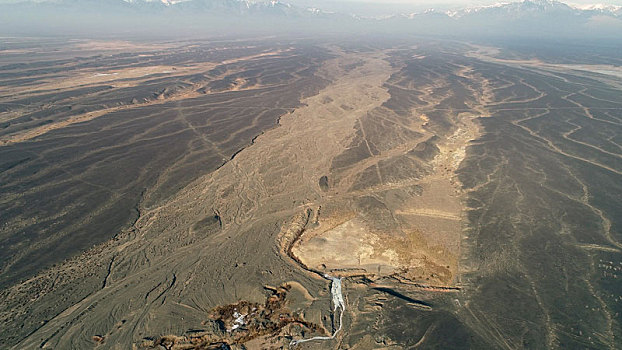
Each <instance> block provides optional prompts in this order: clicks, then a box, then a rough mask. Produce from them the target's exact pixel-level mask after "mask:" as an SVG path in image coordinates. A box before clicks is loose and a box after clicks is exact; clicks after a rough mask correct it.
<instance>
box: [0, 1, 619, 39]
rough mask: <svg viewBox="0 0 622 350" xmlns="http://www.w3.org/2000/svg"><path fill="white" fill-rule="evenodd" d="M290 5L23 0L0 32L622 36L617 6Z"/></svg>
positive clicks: (2, 20) (7, 10) (5, 10)
mask: <svg viewBox="0 0 622 350" xmlns="http://www.w3.org/2000/svg"><path fill="white" fill-rule="evenodd" d="M284 1H286V0H284ZM284 1H283V2H282V1H278V0H271V1H265V0H255V1H251V0H23V2H21V3H11V4H6V3H5V4H0V27H2V26H3V27H4V28H8V29H10V30H13V29H14V28H15V27H22V28H25V27H28V25H29V24H30V25H32V26H33V27H34V26H37V25H38V26H39V27H44V26H45V25H47V24H49V23H52V24H54V26H56V27H70V26H71V25H72V23H73V26H74V27H79V26H90V25H91V24H92V25H98V26H99V27H102V28H103V27H106V22H107V21H108V22H110V23H115V25H117V23H120V24H124V25H126V27H127V26H130V25H132V26H133V28H132V29H134V27H136V26H137V24H138V23H149V25H152V26H154V25H158V26H160V25H164V24H166V25H168V26H174V27H175V30H180V29H185V28H187V27H189V26H190V25H191V24H193V25H194V27H199V28H215V27H218V26H220V27H218V28H217V29H220V30H221V31H225V30H226V27H228V26H231V29H233V30H235V29H236V28H237V27H245V28H249V23H251V22H252V25H254V26H261V27H262V29H267V30H268V29H269V30H273V31H281V30H288V28H295V29H300V28H302V27H304V28H303V29H304V30H309V29H312V30H318V29H319V30H321V31H324V32H326V31H354V32H361V31H365V32H373V31H375V30H378V31H381V32H382V33H388V32H396V33H407V34H412V33H415V34H417V33H424V34H439V35H522V36H525V35H531V36H539V35H551V36H553V35H560V34H564V35H566V36H572V35H588V34H589V35H593V36H598V35H603V33H605V32H606V33H607V36H608V37H615V36H617V37H620V36H621V35H619V34H620V33H622V7H621V6H611V5H599V4H595V5H580V6H579V5H569V4H566V3H562V2H560V1H556V0H522V1H515V2H500V3H497V4H494V5H488V6H478V7H467V8H456V9H453V10H451V11H447V10H435V9H428V10H426V11H421V12H418V13H411V14H394V15H383V16H376V17H370V16H358V15H357V14H356V13H354V12H353V13H348V14H341V13H334V12H329V11H323V10H322V9H320V8H316V7H308V8H307V7H301V6H295V5H292V4H290V3H287V2H284ZM236 21H237V22H236ZM74 22H75V23H74ZM234 23H238V24H239V25H236V24H234ZM286 24H287V25H286ZM302 24H304V26H303V25H302ZM223 26H225V27H223ZM108 27H112V25H109V26H108ZM616 31H617V32H616ZM616 34H617V35H616Z"/></svg>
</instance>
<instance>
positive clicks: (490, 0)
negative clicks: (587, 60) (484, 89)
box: [284, 0, 622, 6]
mask: <svg viewBox="0 0 622 350" xmlns="http://www.w3.org/2000/svg"><path fill="white" fill-rule="evenodd" d="M329 1H332V2H369V3H376V4H387V3H393V4H408V5H413V6H420V5H431V6H434V5H436V4H443V5H449V4H454V5H491V4H495V3H498V2H514V1H520V0H441V1H439V0H329ZM559 1H561V2H563V3H568V4H600V3H602V4H611V5H622V0H570V1H565V0H559ZM284 2H287V1H286V0H284ZM310 2H313V0H310Z"/></svg>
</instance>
